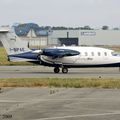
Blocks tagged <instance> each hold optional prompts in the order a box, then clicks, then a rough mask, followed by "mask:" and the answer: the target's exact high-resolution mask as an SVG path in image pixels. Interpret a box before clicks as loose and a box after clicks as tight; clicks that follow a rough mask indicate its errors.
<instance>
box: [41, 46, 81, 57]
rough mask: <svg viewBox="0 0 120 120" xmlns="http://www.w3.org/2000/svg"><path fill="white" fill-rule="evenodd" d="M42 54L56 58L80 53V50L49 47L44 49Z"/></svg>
mask: <svg viewBox="0 0 120 120" xmlns="http://www.w3.org/2000/svg"><path fill="white" fill-rule="evenodd" d="M40 54H41V55H45V56H48V57H52V58H53V59H56V58H62V57H67V56H75V55H79V54H80V52H78V51H76V50H70V49H60V48H49V49H42V50H41V53H40Z"/></svg>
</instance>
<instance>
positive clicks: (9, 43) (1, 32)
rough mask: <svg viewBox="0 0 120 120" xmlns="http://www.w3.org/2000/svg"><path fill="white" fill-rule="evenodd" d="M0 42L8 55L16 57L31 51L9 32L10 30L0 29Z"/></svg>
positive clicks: (24, 43)
mask: <svg viewBox="0 0 120 120" xmlns="http://www.w3.org/2000/svg"><path fill="white" fill-rule="evenodd" d="M0 40H1V42H2V44H3V46H4V48H5V49H6V52H7V54H8V55H16V54H21V53H26V52H30V51H31V50H30V49H29V48H28V47H27V42H24V41H22V40H21V39H20V38H19V37H18V36H17V35H15V33H13V32H12V31H10V29H5V28H2V29H0Z"/></svg>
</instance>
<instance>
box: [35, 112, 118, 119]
mask: <svg viewBox="0 0 120 120" xmlns="http://www.w3.org/2000/svg"><path fill="white" fill-rule="evenodd" d="M107 115H120V112H114V113H101V114H85V115H70V116H63V117H50V118H40V119H34V120H56V119H64V118H76V117H96V116H107Z"/></svg>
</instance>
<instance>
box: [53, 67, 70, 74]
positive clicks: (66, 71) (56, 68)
mask: <svg viewBox="0 0 120 120" xmlns="http://www.w3.org/2000/svg"><path fill="white" fill-rule="evenodd" d="M59 72H60V68H59V67H55V68H54V73H59ZM62 73H68V68H67V67H62Z"/></svg>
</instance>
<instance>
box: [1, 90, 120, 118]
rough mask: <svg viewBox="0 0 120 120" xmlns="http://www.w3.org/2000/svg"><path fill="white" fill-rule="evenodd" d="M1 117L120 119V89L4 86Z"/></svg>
mask: <svg viewBox="0 0 120 120" xmlns="http://www.w3.org/2000/svg"><path fill="white" fill-rule="evenodd" d="M0 120H120V90H119V89H96V88H81V89H75V88H2V89H1V93H0Z"/></svg>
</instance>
